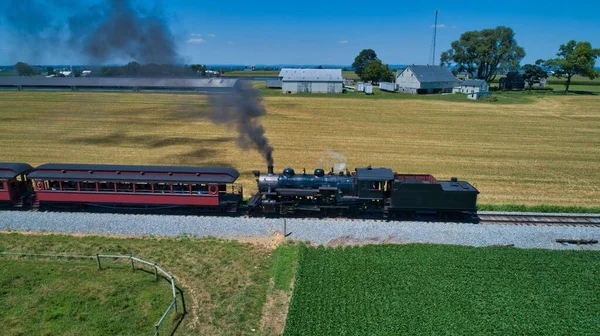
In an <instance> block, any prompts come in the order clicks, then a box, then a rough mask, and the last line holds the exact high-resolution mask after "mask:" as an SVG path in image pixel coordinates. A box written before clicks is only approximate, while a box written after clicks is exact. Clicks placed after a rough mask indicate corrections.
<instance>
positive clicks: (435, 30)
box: [429, 9, 438, 65]
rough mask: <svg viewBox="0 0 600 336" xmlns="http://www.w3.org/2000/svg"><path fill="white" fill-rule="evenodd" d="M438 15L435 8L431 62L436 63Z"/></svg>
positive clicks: (430, 51)
mask: <svg viewBox="0 0 600 336" xmlns="http://www.w3.org/2000/svg"><path fill="white" fill-rule="evenodd" d="M437 17H438V11H437V9H436V10H435V21H434V23H433V39H432V40H431V48H430V50H429V64H431V65H435V39H436V35H437Z"/></svg>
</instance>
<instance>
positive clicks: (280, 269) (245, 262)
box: [0, 232, 295, 336]
mask: <svg viewBox="0 0 600 336" xmlns="http://www.w3.org/2000/svg"><path fill="white" fill-rule="evenodd" d="M249 241H250V242H252V243H253V244H249V243H241V242H236V241H223V240H216V239H195V238H190V237H180V238H153V237H144V238H108V237H93V236H89V237H72V236H62V235H32V234H27V235H23V234H17V233H1V232H0V251H2V252H27V253H55V254H77V255H95V254H97V253H105V254H120V255H134V256H137V257H139V258H142V259H145V260H149V261H153V262H156V263H158V265H159V266H161V267H162V268H164V269H165V270H166V271H167V272H170V273H171V274H172V275H173V276H174V277H175V281H176V284H177V286H179V287H180V288H181V289H182V290H183V295H184V298H185V303H186V307H187V311H188V314H187V315H186V316H184V318H183V320H182V323H181V325H180V326H179V328H178V329H177V333H176V335H198V334H200V335H242V334H252V333H253V332H252V329H254V330H257V331H259V332H262V335H274V334H276V332H277V331H279V332H281V331H282V330H283V326H284V323H285V314H281V313H279V311H280V310H281V307H282V306H283V307H287V304H288V301H287V300H289V296H290V294H289V293H290V290H291V288H290V287H289V284H290V281H291V278H292V276H293V270H294V269H293V267H294V265H295V263H294V262H293V261H292V262H288V261H289V260H290V257H289V256H288V255H290V253H291V255H292V256H293V255H294V252H293V251H294V250H293V249H295V247H293V246H289V247H288V246H285V245H284V246H280V247H279V248H278V249H277V250H275V251H274V250H273V248H274V247H275V245H276V242H274V241H272V240H270V239H267V238H264V239H258V238H257V239H252V240H249ZM289 249H292V252H290V251H288V250H289ZM280 256H281V257H280ZM104 263H106V264H110V261H103V264H104ZM121 265H122V264H121ZM272 283H274V284H275V285H276V286H275V287H274V285H272ZM171 295H172V294H171V289H170V283H168V282H166V281H160V282H158V283H156V282H155V281H154V274H153V273H152V272H151V271H150V273H145V272H142V271H136V272H131V271H130V269H129V268H128V267H127V265H123V266H122V267H116V266H113V267H111V268H109V269H104V270H102V271H98V270H97V268H96V263H95V260H93V259H92V260H89V262H84V261H81V260H75V261H73V260H64V259H54V258H45V259H44V260H39V259H35V258H34V257H26V258H14V257H7V256H0V307H2V309H0V335H7V336H8V335H132V334H145V335H150V334H153V332H154V323H156V322H157V321H158V318H159V317H160V315H161V314H162V313H163V312H164V310H166V308H167V307H168V305H169V304H170V301H171ZM265 302H266V304H265ZM175 320H176V316H175V315H174V314H171V315H169V320H168V321H167V322H168V325H170V326H172V325H173V324H174V323H175ZM166 329H168V328H166ZM162 334H168V332H165V330H164V329H162V330H161V335H162Z"/></svg>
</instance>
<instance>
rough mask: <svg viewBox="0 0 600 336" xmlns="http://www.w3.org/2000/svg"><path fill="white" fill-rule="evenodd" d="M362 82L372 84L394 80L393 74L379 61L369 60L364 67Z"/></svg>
mask: <svg viewBox="0 0 600 336" xmlns="http://www.w3.org/2000/svg"><path fill="white" fill-rule="evenodd" d="M361 78H362V79H363V80H364V81H372V82H380V81H382V82H390V81H392V78H394V73H393V72H392V70H390V68H389V67H388V65H387V64H383V63H382V62H381V60H371V61H369V62H368V63H367V66H365V69H364V70H363V76H362V77H361Z"/></svg>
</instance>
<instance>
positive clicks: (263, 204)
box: [248, 166, 479, 219]
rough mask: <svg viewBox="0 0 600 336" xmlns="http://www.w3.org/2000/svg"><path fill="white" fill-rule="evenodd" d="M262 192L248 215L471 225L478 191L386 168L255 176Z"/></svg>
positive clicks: (454, 181) (252, 200)
mask: <svg viewBox="0 0 600 336" xmlns="http://www.w3.org/2000/svg"><path fill="white" fill-rule="evenodd" d="M253 174H254V175H255V176H256V177H257V180H256V181H257V183H258V192H257V193H256V194H255V195H254V196H252V198H250V200H249V201H248V208H249V212H250V213H259V214H279V215H295V214H310V213H312V214H318V215H332V216H337V215H341V216H350V217H352V216H354V215H357V214H364V213H381V214H382V215H383V216H384V217H386V218H394V217H415V216H416V215H420V214H429V215H435V216H437V217H442V218H462V219H468V218H471V217H474V216H476V213H477V206H476V203H477V195H478V194H479V191H478V190H477V189H476V188H475V187H473V186H472V185H471V184H469V183H468V182H465V181H458V180H457V179H456V178H454V177H453V178H452V179H451V180H450V181H437V180H436V179H435V178H434V177H433V176H431V175H417V174H397V173H394V172H393V171H392V170H391V169H388V168H372V167H371V166H368V167H366V168H356V169H355V171H354V172H352V173H350V172H349V171H348V170H346V172H345V173H344V172H342V171H340V172H339V173H337V174H336V173H335V172H334V171H333V169H331V171H330V172H329V173H327V174H325V171H324V170H323V169H320V168H319V169H315V171H314V173H313V174H307V173H306V171H304V172H303V173H302V174H296V173H295V171H294V170H293V169H292V168H286V169H284V170H283V173H282V174H274V172H273V167H271V166H269V167H268V171H267V173H266V174H261V173H260V171H254V172H253Z"/></svg>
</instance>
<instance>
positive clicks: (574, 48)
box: [352, 26, 600, 92]
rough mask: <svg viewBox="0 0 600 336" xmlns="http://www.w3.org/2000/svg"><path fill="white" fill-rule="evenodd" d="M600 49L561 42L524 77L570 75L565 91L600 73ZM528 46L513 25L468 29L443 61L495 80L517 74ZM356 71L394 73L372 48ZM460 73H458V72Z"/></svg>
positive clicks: (368, 76) (371, 77) (371, 76)
mask: <svg viewBox="0 0 600 336" xmlns="http://www.w3.org/2000/svg"><path fill="white" fill-rule="evenodd" d="M599 56H600V49H595V48H592V45H591V44H590V43H589V42H585V41H583V42H578V41H574V40H571V41H569V42H567V43H566V44H561V45H560V47H559V48H558V53H557V54H556V57H554V58H550V59H546V60H542V59H540V60H537V61H536V62H535V64H525V65H523V67H521V69H522V70H523V75H522V77H523V79H525V80H526V81H528V82H529V83H533V82H535V81H539V80H540V79H542V78H546V77H548V72H549V71H550V72H551V73H552V75H553V76H555V77H558V78H566V79H567V80H566V82H565V91H566V92H568V91H569V86H570V85H571V79H572V78H573V76H575V75H579V76H583V77H587V78H589V79H594V78H597V77H599V76H600V73H598V71H597V70H596V69H595V68H594V65H595V64H596V58H598V57H599ZM524 57H525V50H524V49H523V48H522V47H521V46H519V45H518V43H517V41H516V39H515V33H514V31H513V30H512V29H511V28H510V27H504V26H499V27H496V28H494V29H483V30H480V31H468V32H465V33H463V34H462V35H461V36H460V38H459V39H458V40H457V41H454V42H452V43H451V44H450V49H448V50H447V51H444V52H443V53H442V54H441V57H440V63H441V64H443V65H445V66H447V67H450V66H455V72H465V73H467V74H469V77H471V78H475V79H481V80H485V81H487V82H491V81H493V80H494V79H496V77H497V76H498V75H499V74H507V73H511V74H513V75H514V74H515V73H516V71H518V70H519V68H520V63H521V60H522V59H523V58H524ZM352 68H353V69H354V71H355V72H356V74H357V75H358V76H359V77H360V78H361V79H362V80H365V81H374V82H378V81H391V78H393V74H392V73H391V71H390V70H389V68H388V66H387V65H385V64H382V63H381V61H380V60H378V59H377V54H376V53H375V51H373V50H372V49H364V50H362V51H361V52H360V53H359V54H358V56H356V58H355V59H354V63H352ZM455 74H456V73H455Z"/></svg>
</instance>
